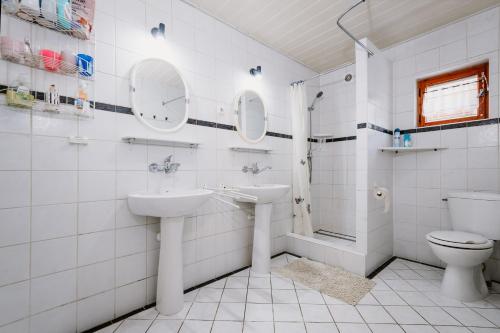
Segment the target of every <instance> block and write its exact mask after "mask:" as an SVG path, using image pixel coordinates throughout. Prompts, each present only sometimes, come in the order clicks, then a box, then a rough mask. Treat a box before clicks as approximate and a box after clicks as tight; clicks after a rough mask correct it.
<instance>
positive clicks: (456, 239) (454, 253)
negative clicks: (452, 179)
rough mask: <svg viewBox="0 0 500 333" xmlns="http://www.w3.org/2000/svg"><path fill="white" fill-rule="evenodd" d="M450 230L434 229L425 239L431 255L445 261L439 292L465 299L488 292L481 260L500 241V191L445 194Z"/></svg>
mask: <svg viewBox="0 0 500 333" xmlns="http://www.w3.org/2000/svg"><path fill="white" fill-rule="evenodd" d="M448 207H449V210H450V216H451V227H452V229H453V230H449V231H433V232H431V233H429V234H427V236H426V238H427V241H428V242H429V245H430V246H431V248H432V251H433V252H434V254H435V255H436V256H437V257H438V258H439V259H441V260H442V261H443V262H445V263H446V270H445V273H444V277H443V281H442V283H441V292H442V293H443V294H444V295H446V296H448V297H452V298H455V299H458V300H460V301H464V302H472V301H477V300H480V299H482V298H484V297H485V296H486V295H487V294H488V288H487V287H486V282H485V280H484V276H483V271H482V265H481V264H482V263H483V262H485V261H486V260H487V259H488V258H489V257H490V255H491V254H492V252H493V245H494V242H493V240H500V194H498V193H486V192H453V193H449V194H448Z"/></svg>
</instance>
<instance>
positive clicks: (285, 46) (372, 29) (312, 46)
mask: <svg viewBox="0 0 500 333" xmlns="http://www.w3.org/2000/svg"><path fill="white" fill-rule="evenodd" d="M185 1H186V2H189V3H191V4H192V5H193V6H195V7H198V8H200V9H201V10H203V11H205V12H207V13H209V14H210V15H212V16H214V17H216V18H218V19H219V20H221V21H223V22H226V23H228V24H230V25H232V26H233V27H235V28H237V29H238V30H239V31H241V32H243V33H245V34H247V35H249V36H251V37H253V38H255V39H256V40H258V41H260V42H261V43H263V44H265V45H267V46H269V47H271V48H273V49H275V50H277V51H279V52H281V53H283V54H286V55H287V56H289V57H290V58H292V59H295V60H297V61H298V62H300V63H302V64H304V65H306V66H308V67H309V68H311V69H313V70H315V71H317V72H323V71H325V70H327V69H330V68H334V67H336V66H339V65H341V64H344V63H346V62H350V61H352V60H353V58H354V44H353V42H352V40H351V39H349V38H348V37H347V36H346V35H345V34H344V33H343V32H342V31H341V30H340V29H339V28H338V27H337V24H336V21H337V18H338V17H339V15H341V13H343V12H344V11H345V10H346V9H347V8H349V7H350V6H352V5H353V4H354V3H355V2H356V0H185ZM496 4H500V0H367V1H366V2H365V3H364V4H361V5H359V6H358V7H357V8H356V9H354V10H353V11H351V12H350V13H349V14H348V16H346V17H345V18H344V19H343V21H342V22H343V25H344V26H345V27H346V28H347V29H348V30H349V31H350V32H351V33H353V34H354V35H355V36H357V37H358V38H362V37H366V36H367V37H368V38H370V39H371V40H372V41H373V42H374V43H375V45H377V47H378V48H385V47H388V46H390V45H392V44H395V43H398V42H401V41H404V40H407V39H409V38H411V37H414V36H417V35H419V34H422V33H424V32H427V31H430V30H432V29H435V28H437V27H439V26H441V25H444V24H447V23H450V22H453V21H455V20H457V19H460V18H462V17H465V16H468V15H471V14H473V13H475V12H478V11H480V10H482V9H485V8H488V7H491V6H494V5H496Z"/></svg>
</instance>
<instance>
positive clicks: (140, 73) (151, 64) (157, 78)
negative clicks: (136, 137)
mask: <svg viewBox="0 0 500 333" xmlns="http://www.w3.org/2000/svg"><path fill="white" fill-rule="evenodd" d="M130 82H131V102H132V111H133V112H134V114H135V116H136V117H137V119H139V121H140V122H142V123H143V124H145V125H146V126H148V127H150V128H152V129H154V130H157V131H160V132H173V131H176V130H178V129H179V128H181V127H182V126H183V125H184V124H185V123H186V122H187V119H188V106H189V92H188V89H187V85H186V81H185V80H184V78H183V77H182V75H181V74H180V72H179V71H178V70H177V68H175V67H174V65H172V64H171V63H169V62H167V61H165V60H162V59H145V60H142V61H140V62H138V63H137V64H136V65H135V66H134V67H133V68H132V72H131V75H130Z"/></svg>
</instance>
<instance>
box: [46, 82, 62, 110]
mask: <svg viewBox="0 0 500 333" xmlns="http://www.w3.org/2000/svg"><path fill="white" fill-rule="evenodd" d="M58 106H59V92H58V90H57V88H56V85H55V84H51V85H50V86H49V89H48V90H47V92H46V93H45V111H51V112H55V111H57V107H58Z"/></svg>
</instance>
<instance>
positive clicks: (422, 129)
mask: <svg viewBox="0 0 500 333" xmlns="http://www.w3.org/2000/svg"><path fill="white" fill-rule="evenodd" d="M499 123H500V118H490V119H483V120H473V121H466V122H461V123H454V124H446V125H438V126H429V127H419V128H408V129H404V130H401V134H413V133H425V132H434V131H445V130H450V129H456V128H464V127H476V126H486V125H494V124H499Z"/></svg>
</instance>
